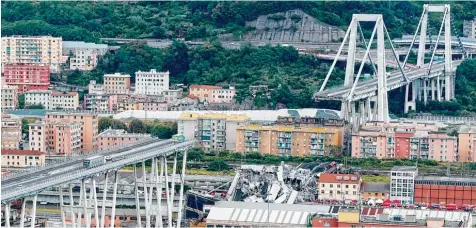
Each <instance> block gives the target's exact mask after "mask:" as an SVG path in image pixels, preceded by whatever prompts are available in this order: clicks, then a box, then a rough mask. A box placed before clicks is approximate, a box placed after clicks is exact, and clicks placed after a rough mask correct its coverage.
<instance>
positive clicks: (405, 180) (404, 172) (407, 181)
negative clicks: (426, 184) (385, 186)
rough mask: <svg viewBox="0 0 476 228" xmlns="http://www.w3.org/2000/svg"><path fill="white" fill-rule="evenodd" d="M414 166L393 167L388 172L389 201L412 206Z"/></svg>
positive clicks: (416, 173)
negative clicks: (397, 201)
mask: <svg viewBox="0 0 476 228" xmlns="http://www.w3.org/2000/svg"><path fill="white" fill-rule="evenodd" d="M417 175H418V168H417V167H416V166H394V167H393V168H392V170H391V171H390V200H399V201H400V202H401V203H402V204H413V196H414V184H415V178H416V176H417Z"/></svg>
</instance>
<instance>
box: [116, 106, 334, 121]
mask: <svg viewBox="0 0 476 228" xmlns="http://www.w3.org/2000/svg"><path fill="white" fill-rule="evenodd" d="M289 110H290V109H279V110H244V111H155V112H152V111H147V115H146V114H145V111H143V110H129V111H124V112H121V113H118V114H116V115H114V119H127V118H131V117H134V118H138V119H145V117H146V116H147V119H161V120H178V119H179V118H180V115H181V114H182V113H220V114H228V115H230V114H246V115H247V116H249V117H250V120H251V121H259V122H274V121H276V120H277V119H278V116H290V114H289ZM291 110H295V111H297V112H298V113H299V115H300V116H301V117H303V116H315V115H316V113H318V112H322V110H325V112H326V113H333V114H334V115H335V116H339V115H340V111H336V110H330V109H315V108H314V109H312V108H311V109H291Z"/></svg>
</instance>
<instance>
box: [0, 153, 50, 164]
mask: <svg viewBox="0 0 476 228" xmlns="http://www.w3.org/2000/svg"><path fill="white" fill-rule="evenodd" d="M44 165H45V153H43V152H40V151H35V150H3V149H2V167H5V168H6V167H15V168H25V167H31V166H44Z"/></svg>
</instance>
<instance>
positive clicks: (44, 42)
mask: <svg viewBox="0 0 476 228" xmlns="http://www.w3.org/2000/svg"><path fill="white" fill-rule="evenodd" d="M62 46H63V39H62V38H61V37H51V36H11V37H2V63H3V64H43V65H45V66H49V67H50V68H51V70H52V72H57V71H59V65H60V64H61V63H62V61H63V58H62V56H63V51H62Z"/></svg>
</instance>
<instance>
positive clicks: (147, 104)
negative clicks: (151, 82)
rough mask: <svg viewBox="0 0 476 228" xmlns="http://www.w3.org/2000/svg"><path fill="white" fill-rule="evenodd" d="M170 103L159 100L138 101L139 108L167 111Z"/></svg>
mask: <svg viewBox="0 0 476 228" xmlns="http://www.w3.org/2000/svg"><path fill="white" fill-rule="evenodd" d="M168 107H169V105H168V104H167V102H157V101H144V102H137V108H138V110H144V111H167V110H168Z"/></svg>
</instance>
